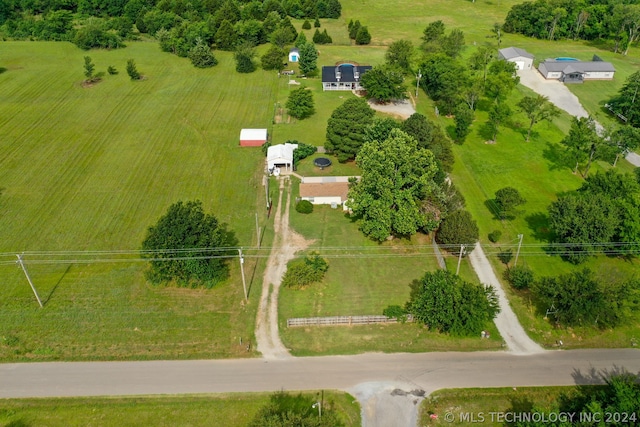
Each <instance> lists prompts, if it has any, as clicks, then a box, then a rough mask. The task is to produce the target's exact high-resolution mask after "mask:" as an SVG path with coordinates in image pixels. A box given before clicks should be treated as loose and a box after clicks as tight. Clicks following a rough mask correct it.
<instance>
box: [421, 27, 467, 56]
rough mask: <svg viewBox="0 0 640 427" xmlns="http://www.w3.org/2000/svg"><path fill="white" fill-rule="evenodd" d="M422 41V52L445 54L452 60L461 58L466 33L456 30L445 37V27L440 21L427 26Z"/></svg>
mask: <svg viewBox="0 0 640 427" xmlns="http://www.w3.org/2000/svg"><path fill="white" fill-rule="evenodd" d="M422 40H423V43H422V50H423V51H424V52H426V53H443V54H445V55H447V56H448V57H450V58H455V57H457V56H459V55H460V52H462V48H463V47H464V33H463V32H462V31H461V30H459V29H454V30H451V32H450V33H449V34H448V35H445V25H444V23H443V22H442V21H440V20H438V21H434V22H431V23H430V24H429V25H427V27H426V28H425V29H424V32H423V35H422Z"/></svg>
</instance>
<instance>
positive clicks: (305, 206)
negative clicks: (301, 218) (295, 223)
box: [296, 200, 313, 214]
mask: <svg viewBox="0 0 640 427" xmlns="http://www.w3.org/2000/svg"><path fill="white" fill-rule="evenodd" d="M296 212H299V213H301V214H310V213H311V212H313V203H311V202H310V201H308V200H300V201H299V202H298V203H297V204H296Z"/></svg>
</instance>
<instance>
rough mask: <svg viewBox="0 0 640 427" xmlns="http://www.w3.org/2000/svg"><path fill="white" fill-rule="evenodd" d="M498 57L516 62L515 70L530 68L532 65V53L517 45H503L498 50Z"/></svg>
mask: <svg viewBox="0 0 640 427" xmlns="http://www.w3.org/2000/svg"><path fill="white" fill-rule="evenodd" d="M498 58H500V59H504V60H505V61H508V62H513V63H515V64H516V69H517V70H530V69H531V67H532V66H533V55H532V54H530V53H529V52H527V51H526V50H524V49H520V48H519V47H505V48H504V49H500V50H499V51H498Z"/></svg>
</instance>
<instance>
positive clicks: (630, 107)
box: [608, 71, 640, 127]
mask: <svg viewBox="0 0 640 427" xmlns="http://www.w3.org/2000/svg"><path fill="white" fill-rule="evenodd" d="M608 105H609V107H610V108H611V109H612V110H613V112H614V113H616V114H619V115H621V116H623V117H624V118H625V120H626V122H627V123H628V124H630V125H632V126H635V127H640V71H636V72H635V73H633V74H631V75H630V76H629V77H627V81H626V82H625V83H624V86H622V88H621V89H620V91H619V92H618V95H617V96H616V97H614V98H613V99H612V100H611V101H609V104H608Z"/></svg>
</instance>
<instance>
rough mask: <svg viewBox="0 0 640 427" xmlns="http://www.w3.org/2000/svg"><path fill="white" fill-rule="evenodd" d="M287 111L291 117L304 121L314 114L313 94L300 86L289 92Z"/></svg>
mask: <svg viewBox="0 0 640 427" xmlns="http://www.w3.org/2000/svg"><path fill="white" fill-rule="evenodd" d="M286 107H287V111H288V112H289V115H290V116H291V117H295V118H296V119H300V120H302V119H306V118H307V117H310V116H311V115H312V114H313V113H315V111H316V110H315V108H314V103H313V92H311V91H310V90H309V89H307V88H306V87H304V86H302V87H299V88H297V89H293V90H292V91H291V92H289V98H287V103H286Z"/></svg>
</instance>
